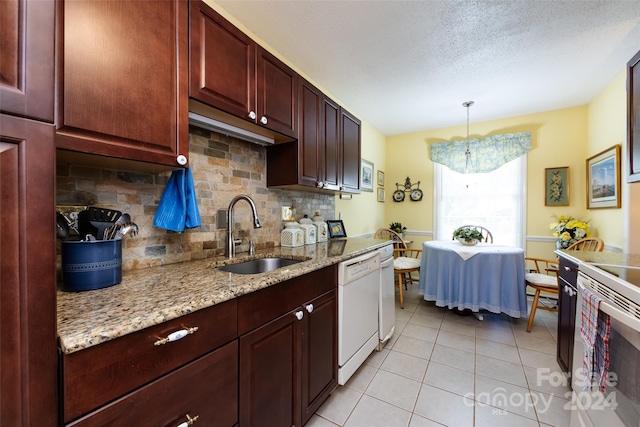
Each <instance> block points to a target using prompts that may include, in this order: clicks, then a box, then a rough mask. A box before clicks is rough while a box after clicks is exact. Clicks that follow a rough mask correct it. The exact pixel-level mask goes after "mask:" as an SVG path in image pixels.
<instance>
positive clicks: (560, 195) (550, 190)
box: [544, 166, 569, 206]
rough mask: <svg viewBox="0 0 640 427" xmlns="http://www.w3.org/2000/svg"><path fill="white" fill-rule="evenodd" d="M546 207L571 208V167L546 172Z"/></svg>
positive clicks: (547, 169) (549, 169)
mask: <svg viewBox="0 0 640 427" xmlns="http://www.w3.org/2000/svg"><path fill="white" fill-rule="evenodd" d="M544 193H545V194H544V204H545V206H569V167H568V166H565V167H561V168H546V169H545V170H544Z"/></svg>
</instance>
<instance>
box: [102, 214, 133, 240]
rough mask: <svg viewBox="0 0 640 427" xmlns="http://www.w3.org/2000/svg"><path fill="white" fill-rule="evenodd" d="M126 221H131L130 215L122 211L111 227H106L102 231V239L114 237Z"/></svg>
mask: <svg viewBox="0 0 640 427" xmlns="http://www.w3.org/2000/svg"><path fill="white" fill-rule="evenodd" d="M128 222H131V215H129V214H128V213H123V214H122V215H121V216H120V218H118V220H117V221H116V222H115V223H114V224H113V225H112V226H111V227H109V228H107V229H106V230H105V231H104V240H112V239H115V238H116V236H117V235H118V232H119V231H120V230H121V229H122V227H124V225H125V224H126V223H128Z"/></svg>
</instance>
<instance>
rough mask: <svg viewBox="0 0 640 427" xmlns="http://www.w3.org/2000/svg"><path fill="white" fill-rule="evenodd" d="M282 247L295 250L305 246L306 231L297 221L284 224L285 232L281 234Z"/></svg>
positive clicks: (292, 220) (293, 220)
mask: <svg viewBox="0 0 640 427" xmlns="http://www.w3.org/2000/svg"><path fill="white" fill-rule="evenodd" d="M280 246H284V247H289V248H295V247H297V246H304V231H302V229H301V228H300V224H298V223H297V222H296V220H295V219H293V218H291V221H289V222H286V223H285V224H284V230H282V231H281V232H280Z"/></svg>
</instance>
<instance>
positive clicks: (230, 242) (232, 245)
mask: <svg viewBox="0 0 640 427" xmlns="http://www.w3.org/2000/svg"><path fill="white" fill-rule="evenodd" d="M243 199H244V200H246V201H247V202H248V203H249V205H250V206H251V211H252V212H253V228H261V227H262V224H260V220H259V219H258V212H257V211H256V204H255V203H254V202H253V199H251V197H249V196H247V195H246V194H240V195H238V196H236V197H234V198H233V199H231V202H229V209H228V210H227V256H228V257H229V258H233V257H234V256H236V245H237V244H239V243H240V242H241V240H240V239H238V240H235V239H234V238H233V207H234V206H235V205H236V203H237V202H238V201H239V200H243Z"/></svg>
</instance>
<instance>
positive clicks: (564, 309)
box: [556, 257, 578, 373]
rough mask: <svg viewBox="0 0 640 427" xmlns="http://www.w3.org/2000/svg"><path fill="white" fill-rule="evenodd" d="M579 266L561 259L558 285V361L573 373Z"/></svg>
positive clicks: (567, 370) (562, 366)
mask: <svg viewBox="0 0 640 427" xmlns="http://www.w3.org/2000/svg"><path fill="white" fill-rule="evenodd" d="M577 277H578V266H577V265H575V264H574V263H572V262H569V261H567V260H565V259H564V258H562V257H561V258H560V279H559V280H558V284H559V286H560V292H559V296H558V344H557V355H556V358H557V361H558V365H560V368H561V369H562V370H563V371H564V372H567V373H571V371H572V364H573V339H574V333H575V321H576V304H577V300H578V296H577V289H576V280H577Z"/></svg>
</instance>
